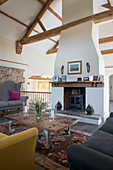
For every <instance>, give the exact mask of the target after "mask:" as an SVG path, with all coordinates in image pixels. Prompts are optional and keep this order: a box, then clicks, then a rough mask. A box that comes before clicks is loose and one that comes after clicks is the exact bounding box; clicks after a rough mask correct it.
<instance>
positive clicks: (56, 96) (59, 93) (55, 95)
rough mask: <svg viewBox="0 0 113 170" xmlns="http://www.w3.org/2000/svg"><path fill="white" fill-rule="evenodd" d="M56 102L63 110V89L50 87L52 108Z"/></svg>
mask: <svg viewBox="0 0 113 170" xmlns="http://www.w3.org/2000/svg"><path fill="white" fill-rule="evenodd" d="M58 101H59V102H60V103H61V104H62V109H64V87H52V98H51V106H52V108H55V105H56V104H57V102H58Z"/></svg>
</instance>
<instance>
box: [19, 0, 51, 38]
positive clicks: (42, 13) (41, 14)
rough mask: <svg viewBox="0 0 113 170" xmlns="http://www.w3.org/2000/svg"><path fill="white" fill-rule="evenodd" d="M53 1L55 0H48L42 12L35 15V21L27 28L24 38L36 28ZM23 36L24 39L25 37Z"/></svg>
mask: <svg viewBox="0 0 113 170" xmlns="http://www.w3.org/2000/svg"><path fill="white" fill-rule="evenodd" d="M52 2H53V0H47V2H46V4H45V5H44V6H43V8H42V9H41V10H40V12H39V13H38V15H37V16H36V17H35V19H34V20H33V22H32V23H31V24H30V25H29V28H28V29H27V31H26V33H25V35H24V36H23V38H26V37H28V36H29V35H30V34H31V32H32V31H33V29H34V28H35V26H36V25H37V23H38V21H39V20H40V19H41V18H42V16H43V15H44V13H45V12H46V10H47V9H48V7H49V5H50V4H51V3H52ZM23 38H22V39H23Z"/></svg>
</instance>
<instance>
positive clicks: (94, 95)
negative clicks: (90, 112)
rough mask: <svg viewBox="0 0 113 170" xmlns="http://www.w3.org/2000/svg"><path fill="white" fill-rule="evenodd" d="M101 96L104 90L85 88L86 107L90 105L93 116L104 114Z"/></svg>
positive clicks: (102, 97)
mask: <svg viewBox="0 0 113 170" xmlns="http://www.w3.org/2000/svg"><path fill="white" fill-rule="evenodd" d="M103 94H104V88H89V87H88V88H86V106H87V105H88V104H90V105H91V106H92V108H93V109H94V113H95V114H99V115H102V114H103V113H104V110H103V100H104V96H103Z"/></svg>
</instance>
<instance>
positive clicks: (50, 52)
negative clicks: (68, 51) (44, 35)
mask: <svg viewBox="0 0 113 170" xmlns="http://www.w3.org/2000/svg"><path fill="white" fill-rule="evenodd" d="M58 45H59V40H58V41H57V42H56V44H55V45H54V47H53V48H52V49H50V50H48V51H47V52H46V54H53V53H57V51H58V48H57V47H58Z"/></svg>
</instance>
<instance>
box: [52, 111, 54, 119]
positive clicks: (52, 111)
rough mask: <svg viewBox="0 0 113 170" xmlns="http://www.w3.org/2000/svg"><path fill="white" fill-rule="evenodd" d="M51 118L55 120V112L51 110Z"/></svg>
mask: <svg viewBox="0 0 113 170" xmlns="http://www.w3.org/2000/svg"><path fill="white" fill-rule="evenodd" d="M51 118H54V110H51Z"/></svg>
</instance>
